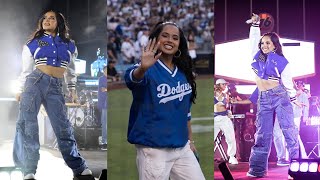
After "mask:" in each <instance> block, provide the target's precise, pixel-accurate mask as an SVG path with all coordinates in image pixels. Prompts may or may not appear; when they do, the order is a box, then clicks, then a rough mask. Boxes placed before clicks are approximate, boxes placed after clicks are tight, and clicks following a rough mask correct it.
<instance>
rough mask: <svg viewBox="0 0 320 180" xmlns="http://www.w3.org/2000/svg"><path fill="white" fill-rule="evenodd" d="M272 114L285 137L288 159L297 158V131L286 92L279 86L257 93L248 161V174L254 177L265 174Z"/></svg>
mask: <svg viewBox="0 0 320 180" xmlns="http://www.w3.org/2000/svg"><path fill="white" fill-rule="evenodd" d="M274 113H276V116H277V118H278V121H279V125H280V128H281V129H282V132H283V135H284V137H285V140H286V143H287V149H288V151H289V158H290V159H293V158H298V157H299V144H298V129H297V127H296V126H295V125H294V120H293V108H292V104H291V102H290V99H289V96H288V94H287V91H286V90H285V88H284V87H283V86H282V85H279V86H277V87H275V88H273V89H269V90H267V91H262V92H259V98H258V112H257V119H256V128H257V129H256V134H255V144H254V146H253V147H252V148H251V154H250V159H249V173H250V174H252V175H255V176H259V177H261V176H265V175H266V174H267V169H268V157H269V154H270V149H271V142H272V131H273V114H274Z"/></svg>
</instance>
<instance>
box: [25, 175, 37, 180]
mask: <svg viewBox="0 0 320 180" xmlns="http://www.w3.org/2000/svg"><path fill="white" fill-rule="evenodd" d="M23 179H24V180H27V179H28V180H35V176H34V174H27V175H25V176H24V178H23Z"/></svg>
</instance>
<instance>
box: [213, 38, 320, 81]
mask: <svg viewBox="0 0 320 180" xmlns="http://www.w3.org/2000/svg"><path fill="white" fill-rule="evenodd" d="M280 42H281V44H282V50H283V54H284V56H285V57H286V58H287V59H288V61H289V62H290V67H291V73H292V76H293V78H301V77H308V76H313V75H314V74H315V58H314V42H306V41H300V40H294V39H287V38H280ZM249 43H250V42H249V39H243V40H238V41H233V42H227V43H221V44H216V45H215V62H214V67H215V75H216V76H222V77H226V78H231V79H234V80H239V81H244V82H254V78H255V75H254V72H253V70H252V69H251V62H252V60H253V57H251V54H250V50H251V49H250V44H249Z"/></svg>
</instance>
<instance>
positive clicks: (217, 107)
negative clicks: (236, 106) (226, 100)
mask: <svg viewBox="0 0 320 180" xmlns="http://www.w3.org/2000/svg"><path fill="white" fill-rule="evenodd" d="M216 93H218V92H216ZM216 98H217V97H216ZM218 100H219V101H221V100H222V97H219V99H218ZM226 110H227V108H226V105H222V104H219V103H218V104H215V105H214V107H213V112H223V111H226Z"/></svg>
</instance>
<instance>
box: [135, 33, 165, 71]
mask: <svg viewBox="0 0 320 180" xmlns="http://www.w3.org/2000/svg"><path fill="white" fill-rule="evenodd" d="M156 41H157V40H156V38H154V39H150V40H149V41H148V44H147V46H146V47H144V50H143V51H142V56H141V65H140V68H142V69H143V70H144V71H146V70H147V69H148V68H149V67H151V66H152V65H153V64H154V63H156V61H157V60H158V59H159V57H160V56H161V54H162V52H159V53H158V54H157V55H155V54H156V52H157V50H158V48H159V45H160V43H159V42H158V43H157V42H156Z"/></svg>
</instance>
